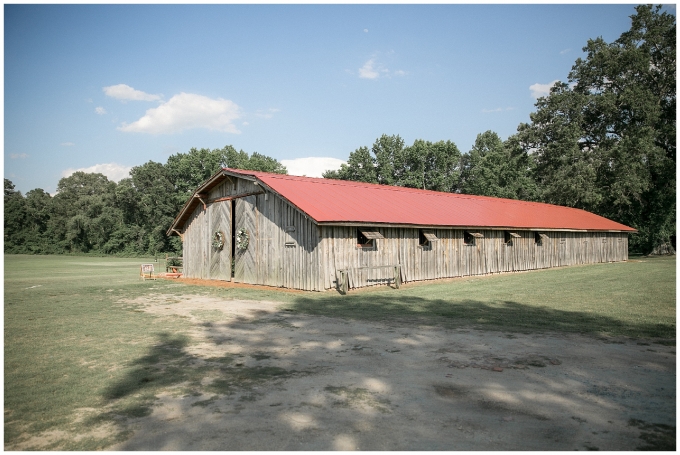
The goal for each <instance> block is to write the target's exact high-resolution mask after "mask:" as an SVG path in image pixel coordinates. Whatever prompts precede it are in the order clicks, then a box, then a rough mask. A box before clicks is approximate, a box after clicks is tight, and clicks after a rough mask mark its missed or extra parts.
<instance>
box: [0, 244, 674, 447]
mask: <svg viewBox="0 0 680 455" xmlns="http://www.w3.org/2000/svg"><path fill="white" fill-rule="evenodd" d="M142 262H151V261H150V260H148V259H146V260H145V259H123V258H100V257H83V256H22V255H6V256H5V263H4V266H5V282H4V284H5V288H4V292H5V294H4V296H5V313H4V324H5V325H4V336H5V338H4V343H5V351H4V354H5V369H4V373H5V384H4V387H5V389H4V392H5V402H4V408H5V415H4V417H5V444H6V447H7V445H8V444H9V445H10V446H12V444H16V443H18V442H20V441H21V440H24V439H25V438H26V437H27V436H30V435H35V434H38V433H39V432H42V431H48V430H64V431H67V432H69V433H70V434H85V433H87V431H88V430H89V429H92V428H94V427H96V426H97V425H99V424H102V423H114V424H115V425H118V427H117V428H118V431H117V432H115V434H113V435H111V436H110V437H109V438H104V439H101V438H99V439H98V438H93V437H85V438H82V439H80V440H78V441H75V440H72V439H71V440H57V441H56V442H55V443H54V444H53V446H51V447H50V448H54V449H62V450H97V449H102V448H106V447H107V446H109V445H110V444H112V443H113V442H115V441H117V440H121V439H124V438H126V437H127V435H128V434H129V429H128V428H127V427H126V426H125V425H124V423H121V422H122V421H124V418H125V417H142V416H145V415H148V414H149V413H150V412H151V408H150V407H151V405H152V404H153V402H154V401H155V397H156V395H157V394H158V393H159V392H160V391H161V390H170V389H173V390H175V389H176V390H177V391H178V393H182V394H186V395H188V396H197V397H198V396H201V395H204V396H206V397H212V396H214V395H215V394H218V395H224V394H230V393H233V392H234V391H235V390H247V389H248V387H250V386H252V385H254V384H256V383H258V382H262V381H268V380H276V379H277V378H286V377H290V376H292V375H297V374H304V372H293V371H287V370H282V369H276V368H273V369H272V368H271V367H269V368H266V367H255V368H240V367H238V366H236V365H235V364H234V362H233V359H231V358H230V357H224V358H216V359H208V360H209V361H208V362H196V360H197V359H196V358H195V357H194V356H192V355H190V354H188V353H187V352H186V349H185V348H186V347H188V346H190V345H191V344H192V343H194V342H195V341H194V340H193V339H192V338H191V336H190V332H189V329H190V326H189V324H190V323H189V321H188V320H187V319H183V318H176V317H162V316H157V315H151V314H148V313H145V312H142V311H141V310H140V309H139V308H138V307H137V306H136V305H134V304H131V303H129V302H128V301H129V300H132V299H134V298H136V297H139V296H144V295H148V294H152V293H153V294H163V295H164V296H166V298H167V303H168V305H181V300H180V299H179V298H178V296H180V295H186V294H207V295H212V296H215V297H220V298H224V299H236V298H238V299H253V300H273V301H279V302H281V303H282V304H283V308H285V309H287V310H289V311H294V312H300V313H306V314H311V315H324V316H332V317H340V318H346V319H362V320H376V321H382V320H390V321H393V322H397V323H404V324H415V323H426V324H439V325H443V326H447V327H451V326H466V327H478V328H482V329H493V330H517V331H523V332H543V331H561V332H578V333H590V334H607V335H624V336H629V337H652V338H654V337H656V338H658V339H660V340H657V341H660V342H665V343H674V341H673V340H674V338H675V324H676V322H675V314H676V309H675V257H672V258H638V259H634V260H631V261H630V262H628V263H618V264H599V265H591V266H582V267H570V268H563V269H553V270H545V271H537V272H530V273H521V274H507V275H498V276H491V277H484V278H468V279H461V280H452V281H448V282H433V283H427V284H415V285H407V286H405V287H403V288H402V289H400V290H395V289H391V288H388V287H385V286H379V287H375V288H370V289H364V290H359V291H350V293H349V295H347V296H341V295H338V294H337V293H336V292H334V291H329V292H325V293H287V292H279V291H276V290H266V289H262V290H260V289H257V290H254V289H243V288H231V289H225V288H214V287H199V286H188V285H184V284H181V283H180V282H176V281H140V280H139V276H138V273H139V264H140V263H142ZM159 268H160V267H159ZM199 313H200V312H199ZM199 313H197V314H196V315H197V316H200V317H202V318H205V319H206V320H208V319H215V318H218V319H219V316H220V315H218V314H212V313H211V312H204V313H205V314H203V313H200V314H199ZM664 340H666V341H664ZM254 355H261V356H266V355H267V353H259V352H258V353H255V354H254ZM262 358H265V357H262ZM206 375H211V376H215V375H217V376H219V377H220V378H221V379H220V381H216V382H213V383H212V384H211V385H209V386H206V387H202V386H201V382H200V381H201V379H202V378H204V377H206ZM199 406H200V405H199Z"/></svg>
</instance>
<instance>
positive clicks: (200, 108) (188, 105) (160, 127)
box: [118, 93, 241, 134]
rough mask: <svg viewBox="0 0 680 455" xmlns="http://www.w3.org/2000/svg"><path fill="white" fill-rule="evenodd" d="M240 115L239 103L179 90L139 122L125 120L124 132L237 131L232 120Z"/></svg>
mask: <svg viewBox="0 0 680 455" xmlns="http://www.w3.org/2000/svg"><path fill="white" fill-rule="evenodd" d="M240 117H241V108H239V107H238V105H237V104H236V103H234V102H233V101H230V100H225V99H222V98H217V99H212V98H208V97H207V96H202V95H195V94H192V93H180V94H179V95H175V96H173V97H172V98H170V99H169V100H168V101H167V102H165V103H163V104H161V105H160V106H158V107H155V108H152V109H149V110H147V111H146V114H145V115H144V117H142V118H140V119H139V120H137V121H136V122H133V123H130V124H127V123H123V124H122V125H121V126H120V127H118V129H119V130H120V131H125V132H135V133H151V134H167V133H176V132H179V131H183V130H187V129H191V128H205V129H208V130H215V131H224V132H227V133H234V134H238V133H240V131H239V130H238V129H237V128H236V126H235V125H234V123H233V121H234V120H236V119H238V118H240Z"/></svg>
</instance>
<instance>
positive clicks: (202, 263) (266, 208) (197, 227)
mask: <svg viewBox="0 0 680 455" xmlns="http://www.w3.org/2000/svg"><path fill="white" fill-rule="evenodd" d="M253 193H257V194H253ZM227 197H229V198H232V199H230V200H226V201H218V202H213V203H209V204H208V210H207V211H204V210H203V206H202V205H199V206H198V207H197V208H196V210H195V211H194V213H193V214H192V216H191V217H190V218H189V220H188V221H187V222H186V224H185V228H184V243H183V254H184V263H185V264H184V276H186V277H187V278H202V279H221V280H229V279H230V277H231V263H229V276H228V277H227V276H226V275H225V269H224V268H219V270H220V272H221V275H218V274H214V275H213V276H211V274H210V270H211V267H210V259H211V250H212V247H211V245H210V243H211V236H212V234H213V232H214V230H215V224H214V223H213V224H212V226H211V224H210V219H209V218H210V216H209V214H210V213H212V211H213V210H214V211H215V213H220V214H224V213H227V210H229V212H228V213H229V214H231V205H230V204H232V203H233V204H235V214H236V220H235V231H236V232H238V230H239V229H240V228H241V227H244V228H246V229H247V230H248V232H249V235H250V241H249V245H248V249H247V250H246V251H239V250H238V248H236V251H235V255H236V258H235V274H234V275H235V276H234V279H235V281H238V282H244V283H251V284H264V285H267V286H276V287H285V288H292V289H304V290H310V291H321V290H323V289H324V287H323V276H322V274H321V272H320V263H321V257H320V248H319V245H320V239H321V235H320V228H319V227H318V226H317V225H316V224H315V223H314V222H313V221H312V220H310V219H309V218H308V217H306V216H305V215H304V214H303V213H301V212H300V211H299V210H298V209H296V208H295V207H293V206H292V205H290V204H289V203H288V202H286V201H285V200H284V199H282V198H281V197H279V196H278V195H276V194H273V193H268V194H265V192H264V190H263V189H262V188H261V187H259V186H257V185H255V184H254V183H253V182H250V181H248V180H245V179H239V178H232V179H231V180H226V181H225V182H223V183H222V184H220V185H218V186H216V187H215V188H213V189H212V190H211V191H210V194H209V195H208V200H215V199H220V198H227ZM217 207H220V209H219V210H218V209H217ZM229 220H231V217H229ZM224 232H225V233H226V232H227V231H226V230H225V231H224ZM228 232H229V236H230V237H229V242H231V241H233V238H232V237H233V235H234V234H235V232H234V233H232V232H231V225H229V231H228ZM230 245H231V243H229V248H231V246H230ZM226 248H227V245H226V244H225V249H226ZM229 251H231V250H229ZM214 262H215V261H214V260H213V263H214ZM213 269H215V265H214V264H213Z"/></svg>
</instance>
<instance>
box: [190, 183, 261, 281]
mask: <svg viewBox="0 0 680 455" xmlns="http://www.w3.org/2000/svg"><path fill="white" fill-rule="evenodd" d="M257 191H262V190H261V188H260V187H258V186H256V185H255V184H254V183H253V182H251V181H248V180H244V179H231V180H230V179H227V180H225V181H224V182H223V183H221V184H220V185H218V186H216V187H215V188H213V189H212V190H211V191H210V194H209V195H208V196H207V198H203V201H204V202H206V203H207V204H206V208H205V209H204V208H203V204H199V205H198V206H197V207H196V209H194V212H193V213H192V214H191V216H190V217H189V219H188V220H187V222H186V223H185V224H184V232H183V235H184V239H183V242H182V255H183V257H184V270H183V274H184V276H185V277H187V278H201V279H217V280H224V281H229V280H231V242H232V236H233V233H232V232H231V204H232V202H233V201H232V200H226V201H220V202H213V203H210V202H209V201H212V200H214V199H219V198H224V197H235V198H238V197H239V196H241V195H245V194H250V193H254V192H257ZM217 230H220V231H222V232H224V234H225V236H226V239H225V243H224V247H223V248H222V250H221V251H216V250H214V249H213V248H212V246H211V243H212V236H213V233H214V232H215V231H217Z"/></svg>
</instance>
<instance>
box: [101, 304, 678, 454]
mask: <svg viewBox="0 0 680 455" xmlns="http://www.w3.org/2000/svg"><path fill="white" fill-rule="evenodd" d="M166 300H167V299H165V298H164V297H163V296H162V295H157V296H152V297H151V298H145V299H144V300H137V301H135V303H137V304H142V305H143V309H144V311H148V312H151V313H155V314H159V315H168V316H169V315H174V316H175V317H186V318H190V320H191V321H192V323H195V324H194V327H195V329H194V333H193V336H194V337H195V339H198V340H200V343H199V344H191V345H189V346H188V347H186V348H184V349H185V350H186V351H187V352H186V354H187V355H191V356H192V358H195V359H198V360H200V359H205V361H209V359H215V358H226V357H225V356H231V358H233V359H235V360H234V362H232V363H230V364H229V366H228V371H230V372H233V371H242V372H249V373H250V374H253V375H260V377H261V378H265V380H261V381H258V382H251V383H250V384H251V386H249V387H243V388H241V389H237V390H234V389H230V390H231V391H230V392H229V393H225V394H219V393H212V392H206V393H203V394H200V395H196V396H178V395H177V394H173V393H168V394H166V395H162V396H160V399H159V400H158V401H157V402H156V405H155V406H154V408H153V412H152V413H151V415H149V416H146V417H141V418H136V419H132V420H129V421H128V424H129V425H130V428H131V429H132V430H133V433H132V436H131V437H130V438H129V439H128V440H127V441H125V442H123V443H120V444H118V445H116V446H114V447H111V449H114V450H334V449H337V450H596V449H599V450H632V449H636V448H643V447H651V448H657V449H658V448H666V449H672V448H674V447H675V419H676V415H675V408H676V405H675V400H676V392H675V386H676V377H675V371H676V368H675V347H674V346H671V347H668V346H664V345H660V344H654V343H651V342H642V341H639V340H635V341H632V340H629V339H597V338H593V337H584V336H577V335H561V334H560V335H535V334H510V333H503V332H492V331H478V330H464V329H444V328H440V327H432V326H422V325H418V324H416V323H413V322H412V321H411V322H409V321H385V322H383V323H376V322H356V321H348V320H341V319H333V318H327V317H318V316H306V315H301V314H298V313H291V312H287V311H281V310H277V304H275V303H271V302H252V301H224V300H217V299H215V298H210V297H200V296H186V297H184V298H183V299H182V300H183V301H182V303H181V304H174V305H168V304H167V303H165V302H166ZM208 320H209V322H207V321H208ZM225 371H227V370H225ZM230 374H231V373H230ZM221 380H222V378H220V377H219V375H218V376H214V377H206V378H204V380H203V383H202V384H204V385H205V386H206V387H207V388H206V390H216V389H215V387H213V389H210V388H209V387H208V386H210V385H211V384H213V386H215V385H216V384H217V385H219V383H220V381H221Z"/></svg>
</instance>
